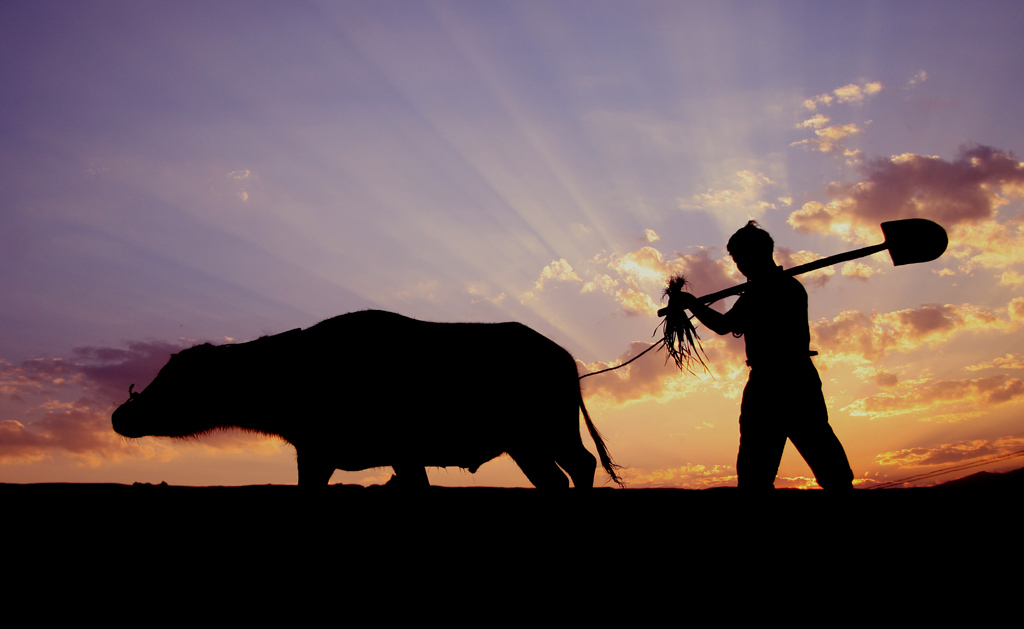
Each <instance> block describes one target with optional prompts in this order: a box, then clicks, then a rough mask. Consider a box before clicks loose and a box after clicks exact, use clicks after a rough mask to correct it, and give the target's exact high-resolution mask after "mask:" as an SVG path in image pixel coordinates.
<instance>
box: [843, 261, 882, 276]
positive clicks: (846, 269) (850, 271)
mask: <svg viewBox="0 0 1024 629" xmlns="http://www.w3.org/2000/svg"><path fill="white" fill-rule="evenodd" d="M878 273H881V271H880V270H878V269H876V268H875V267H873V266H868V265H866V264H864V263H863V262H857V261H855V260H851V261H850V262H847V263H846V264H844V265H843V270H842V274H843V277H852V278H854V279H858V280H866V279H868V278H869V277H871V276H872V275H876V274H878Z"/></svg>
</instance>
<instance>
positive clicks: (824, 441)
mask: <svg viewBox="0 0 1024 629" xmlns="http://www.w3.org/2000/svg"><path fill="white" fill-rule="evenodd" d="M801 402H802V403H801V407H802V408H800V410H799V411H798V412H797V413H796V414H795V415H794V416H793V417H792V423H791V424H790V427H789V439H790V440H791V441H792V442H793V445H794V446H796V449H797V451H799V452H800V456H802V457H804V460H805V461H807V465H809V466H810V468H811V471H812V472H813V473H814V478H815V479H816V480H817V481H818V484H819V485H821V487H822V488H824V489H852V487H853V470H852V469H850V462H849V460H848V459H847V458H846V451H845V450H844V449H843V444H841V443H839V438H838V437H836V434H835V433H834V432H833V431H832V427H831V426H829V424H828V407H826V406H825V398H824V396H823V395H822V393H821V388H820V386H819V387H818V388H817V389H816V390H813V391H808V392H807V393H806V394H805V395H804V396H802V400H801Z"/></svg>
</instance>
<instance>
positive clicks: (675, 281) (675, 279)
mask: <svg viewBox="0 0 1024 629" xmlns="http://www.w3.org/2000/svg"><path fill="white" fill-rule="evenodd" d="M688 284H689V282H687V281H686V278H685V277H684V276H682V275H673V276H672V277H671V278H669V280H668V286H667V287H666V288H665V293H664V297H668V308H666V309H665V320H664V321H662V322H661V325H660V326H658V327H659V328H663V330H662V332H663V335H662V345H663V346H664V347H665V349H666V350H667V351H668V357H666V358H665V362H668V359H669V358H671V359H672V360H673V361H675V363H676V367H679V369H680V370H683V369H685V370H686V371H689V372H690V373H692V374H695V372H694V370H693V367H694V364H695V363H696V364H699V365H700V366H701V367H702V368H703V369H704V371H706V372H707V373H711V370H710V369H708V366H707V363H705V362H704V361H705V359H707V357H708V356H707V354H705V353H704V347H703V346H702V345H701V342H700V337H699V336H698V335H697V330H696V328H694V327H693V322H692V321H690V319H692V318H693V316H692V315H689V314H687V312H686V309H685V308H684V307H682V306H680V305H679V300H678V299H677V301H676V305H675V306H673V305H672V299H673V297H676V296H678V295H679V294H680V293H682V292H683V289H684V288H685V287H686V286H687V285H688ZM655 333H657V331H655Z"/></svg>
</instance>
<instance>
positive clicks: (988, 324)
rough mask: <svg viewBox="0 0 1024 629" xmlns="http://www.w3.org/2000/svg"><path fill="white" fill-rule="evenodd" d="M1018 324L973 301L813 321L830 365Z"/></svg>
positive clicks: (813, 329)
mask: <svg viewBox="0 0 1024 629" xmlns="http://www.w3.org/2000/svg"><path fill="white" fill-rule="evenodd" d="M1021 305H1022V306H1024V302H1022V304H1021ZM1014 329H1016V322H1014V321H1013V320H1012V319H1011V320H1009V321H1008V320H1007V319H1004V318H1002V317H1000V316H998V315H997V314H995V313H993V312H990V311H988V310H985V309H982V308H979V307H977V306H973V305H971V304H961V305H955V304H945V305H937V304H928V305H925V306H922V307H920V308H909V309H906V310H898V311H896V312H886V313H874V314H872V315H871V316H867V315H865V314H863V313H861V312H857V311H854V310H847V311H844V312H841V313H839V315H837V316H836V317H834V318H832V319H831V320H829V319H822V320H820V321H816V322H813V323H812V324H811V342H812V344H813V345H815V346H816V347H817V348H818V349H819V351H821V361H820V362H821V363H822V364H823V366H826V367H827V366H829V365H830V364H834V363H839V362H848V363H854V364H858V363H862V362H866V361H867V362H874V361H878V360H881V359H882V358H884V357H885V356H887V355H888V354H890V353H892V352H904V353H905V352H909V351H912V350H914V349H917V348H919V347H921V346H923V345H928V346H934V345H936V344H939V343H943V342H945V341H947V340H949V339H950V338H952V337H953V336H954V335H956V334H959V333H961V332H980V331H988V330H999V331H1009V330H1014Z"/></svg>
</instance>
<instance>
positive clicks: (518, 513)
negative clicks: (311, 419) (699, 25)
mask: <svg viewBox="0 0 1024 629" xmlns="http://www.w3.org/2000/svg"><path fill="white" fill-rule="evenodd" d="M1022 487H1024V472H1022V471H1021V470H1018V471H1017V472H1013V473H1010V474H1002V475H992V474H985V473H982V474H976V475H974V476H973V477H968V478H965V479H961V480H960V481H956V482H955V483H950V486H947V487H932V488H923V489H884V490H873V491H865V490H858V491H854V492H852V494H848V495H845V496H834V495H829V494H826V493H825V492H822V491H801V490H776V491H775V492H773V493H771V494H769V495H765V496H746V495H743V494H741V493H739V492H738V491H737V490H735V489H732V488H725V489H711V490H703V491H692V490H675V489H627V490H615V489H609V488H602V489H596V490H594V491H592V492H576V491H572V490H570V491H568V492H540V491H537V490H534V489H498V488H442V487H432V488H430V489H428V490H424V491H419V492H413V493H408V492H403V491H401V490H394V489H391V488H386V487H370V488H363V487H359V486H343V485H333V486H330V487H327V488H324V489H322V490H312V491H306V490H300V489H299V488H298V487H295V486H279V485H268V486H248V487H174V486H166V485H135V486H129V485H79V484H37V485H4V484H0V504H2V505H3V510H4V518H3V522H4V524H3V535H4V538H5V540H6V541H7V544H8V548H9V552H10V549H12V548H15V549H20V550H21V551H22V552H23V553H24V557H26V559H23V560H21V563H19V564H18V570H17V572H18V574H22V575H25V576H23V577H22V579H23V580H24V582H25V583H38V582H39V581H38V580H37V579H34V577H38V579H42V580H43V581H45V582H47V583H50V582H52V580H53V578H54V575H55V574H62V575H64V576H62V577H61V578H63V579H67V578H74V579H76V583H77V585H76V586H75V587H79V588H87V589H88V588H95V589H96V590H97V591H102V592H104V593H109V594H111V595H112V596H115V598H117V597H120V596H123V595H124V592H122V590H127V591H132V592H136V593H138V594H139V595H140V596H142V598H139V599H138V600H148V597H151V596H155V597H157V599H159V598H160V597H162V596H171V595H173V593H177V594H179V595H184V596H187V597H191V596H194V595H195V594H196V592H197V591H203V592H208V591H209V588H213V589H214V590H215V591H218V590H219V588H222V587H226V586H227V584H230V588H233V590H232V591H234V592H235V593H238V594H244V595H246V596H250V597H256V599H257V600H259V599H261V597H263V598H271V599H272V598H274V597H277V596H280V595H282V593H290V594H289V596H300V597H305V596H313V595H316V596H327V597H329V598H328V599H324V600H332V601H333V600H334V599H335V598H337V597H339V596H340V597H342V598H341V599H339V601H340V600H348V598H349V597H356V598H359V597H361V596H370V597H371V598H372V600H373V601H374V604H378V603H379V602H380V600H379V599H378V598H375V597H379V596H382V593H386V592H391V593H392V594H395V595H398V596H401V595H403V594H404V593H406V592H411V591H416V592H421V593H422V592H427V593H429V594H430V596H432V597H440V598H436V599H432V600H433V603H431V604H432V605H436V606H440V607H438V608H437V609H435V610H434V613H440V610H442V609H447V608H446V607H444V606H445V605H452V604H456V603H457V600H456V599H458V597H459V596H469V595H468V594H466V593H467V592H476V593H477V594H478V595H482V594H481V593H482V592H484V591H487V592H489V593H490V594H489V595H491V596H493V595H494V593H495V592H503V593H505V594H506V595H507V596H509V597H511V598H512V599H516V597H527V598H529V599H530V600H534V599H535V597H538V596H540V597H542V598H548V599H565V598H566V597H572V596H582V599H581V600H580V604H582V600H585V599H590V603H591V604H598V603H600V601H601V597H603V596H615V597H619V596H627V597H628V596H632V597H639V598H638V599H637V600H638V601H639V600H644V601H646V600H648V599H650V600H651V601H652V602H651V604H652V605H654V606H665V605H668V606H669V607H672V606H675V605H679V606H682V608H692V607H697V608H701V609H699V610H694V609H689V610H688V609H682V608H681V609H680V612H679V613H680V614H682V616H680V617H681V618H682V617H690V618H693V617H704V618H707V617H708V616H706V613H708V612H709V608H708V606H709V605H711V604H712V602H714V604H715V606H716V607H715V608H714V609H713V610H711V611H715V610H717V612H716V613H722V614H725V616H723V618H724V617H728V618H736V617H741V616H742V614H741V616H736V615H735V613H734V612H735V611H736V610H730V609H729V606H728V601H733V600H738V598H742V597H744V596H753V597H755V598H757V599H759V600H762V603H764V602H765V601H768V600H771V599H774V598H779V600H783V599H787V600H788V599H790V598H792V597H794V596H795V597H797V598H801V597H811V598H813V599H815V600H817V601H819V602H822V601H836V600H848V601H853V600H857V599H861V600H864V599H871V600H874V599H877V598H879V597H881V598H888V597H891V596H896V597H900V598H901V600H903V601H904V602H905V603H906V602H907V601H911V600H918V599H916V598H913V597H916V596H925V595H926V594H927V596H931V597H934V596H937V595H938V596H942V594H941V592H943V591H946V590H952V591H955V592H956V596H957V597H958V598H957V599H956V600H957V601H958V603H957V604H958V605H959V604H967V603H968V602H970V601H971V600H973V598H972V597H973V596H975V595H976V593H977V592H978V591H980V589H979V588H982V586H983V585H984V587H983V589H984V591H985V592H987V593H989V595H995V594H996V593H998V592H999V589H998V588H999V587H1001V585H1000V584H1001V583H1004V582H1003V581H1002V580H1001V579H1000V577H998V576H996V575H995V574H993V573H992V572H990V571H991V570H995V569H996V568H997V567H998V566H1002V565H1004V564H1006V563H1010V564H1015V563H1016V551H1015V550H1014V549H1016V548H1018V547H1019V544H1018V543H1017V542H1018V538H1019V534H1018V524H1017V523H1018V521H1019V516H1018V515H1017V511H1018V509H1017V503H1018V502H1019V499H1020V497H1021V491H1022ZM8 565H9V566H10V564H8ZM104 570H107V574H112V575H117V579H118V580H117V581H116V582H108V581H103V580H100V579H101V577H100V576H99V575H100V574H103V571H104ZM10 571H11V568H10V567H9V568H8V572H10ZM68 575H72V576H71V577H69V576H68ZM979 575H980V576H979ZM980 579H984V580H980ZM66 585H67V584H66ZM580 588H582V589H580ZM574 592H575V594H574ZM143 593H144V595H143ZM453 596H454V597H455V599H451V597H453ZM330 597H334V598H330ZM595 597H596V598H595ZM652 597H653V598H652ZM908 597H910V598H908ZM964 597H967V598H964ZM385 598H387V597H385ZM449 599H450V600H449ZM132 600H136V599H132ZM367 600H370V599H367ZM921 600H922V601H924V599H921ZM929 600H932V599H929ZM644 604H645V605H646V604H647V603H644ZM822 604H824V603H822ZM921 604H922V605H924V604H925V603H924V602H922V603H921ZM928 604H929V605H932V604H934V600H933V603H928ZM153 605H154V606H158V603H156V602H154V603H153ZM719 605H726V607H724V608H722V607H718V606H719ZM591 611H593V610H591ZM848 611H849V613H856V611H857V609H856V608H851V609H849V610H848ZM450 612H451V610H449V611H448V612H445V613H450ZM460 613H461V612H460ZM737 613H738V612H737ZM743 613H746V612H743ZM833 613H839V614H845V613H846V612H845V611H843V610H842V609H839V610H834V611H833ZM694 614H696V616H694ZM650 620H651V622H654V619H650ZM823 622H824V620H823ZM644 624H646V622H645V623H644Z"/></svg>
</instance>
